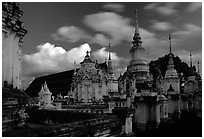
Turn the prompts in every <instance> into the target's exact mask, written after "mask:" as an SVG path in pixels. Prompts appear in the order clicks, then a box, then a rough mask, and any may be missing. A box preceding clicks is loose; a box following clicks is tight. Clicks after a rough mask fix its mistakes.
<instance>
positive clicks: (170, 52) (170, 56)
mask: <svg viewBox="0 0 204 139" xmlns="http://www.w3.org/2000/svg"><path fill="white" fill-rule="evenodd" d="M173 58H174V55H173V53H172V49H171V34H170V33H169V65H168V68H174V61H173Z"/></svg>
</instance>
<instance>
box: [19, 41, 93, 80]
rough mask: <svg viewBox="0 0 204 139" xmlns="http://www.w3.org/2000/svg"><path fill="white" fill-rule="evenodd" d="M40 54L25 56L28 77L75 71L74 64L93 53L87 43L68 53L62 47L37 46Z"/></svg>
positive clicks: (25, 68)
mask: <svg viewBox="0 0 204 139" xmlns="http://www.w3.org/2000/svg"><path fill="white" fill-rule="evenodd" d="M37 50H38V52H36V53H34V54H31V55H24V56H23V67H24V68H23V69H24V70H25V71H24V72H23V73H24V74H25V75H28V76H39V75H43V74H49V73H54V72H59V71H63V70H70V69H73V63H74V61H76V62H77V63H79V62H81V61H82V60H83V59H84V56H85V55H86V51H91V48H90V46H89V45H88V44H87V43H85V44H83V45H81V46H79V47H75V48H72V49H70V50H69V51H66V50H65V49H64V48H62V47H56V46H55V45H53V44H50V43H45V44H41V45H39V46H37Z"/></svg>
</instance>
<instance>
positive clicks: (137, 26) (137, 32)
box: [135, 9, 139, 34]
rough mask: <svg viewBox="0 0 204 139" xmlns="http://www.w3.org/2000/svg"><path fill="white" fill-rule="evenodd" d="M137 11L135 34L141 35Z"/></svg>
mask: <svg viewBox="0 0 204 139" xmlns="http://www.w3.org/2000/svg"><path fill="white" fill-rule="evenodd" d="M137 12H138V11H137V9H136V10H135V21H136V22H135V34H139V25H138V17H137Z"/></svg>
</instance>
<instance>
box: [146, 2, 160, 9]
mask: <svg viewBox="0 0 204 139" xmlns="http://www.w3.org/2000/svg"><path fill="white" fill-rule="evenodd" d="M157 5H158V3H150V4H147V5H146V6H145V7H144V9H145V10H152V9H154V8H155V7H156V6H157Z"/></svg>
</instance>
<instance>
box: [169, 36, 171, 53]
mask: <svg viewBox="0 0 204 139" xmlns="http://www.w3.org/2000/svg"><path fill="white" fill-rule="evenodd" d="M169 53H171V33H170V32H169Z"/></svg>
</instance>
